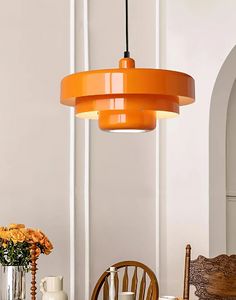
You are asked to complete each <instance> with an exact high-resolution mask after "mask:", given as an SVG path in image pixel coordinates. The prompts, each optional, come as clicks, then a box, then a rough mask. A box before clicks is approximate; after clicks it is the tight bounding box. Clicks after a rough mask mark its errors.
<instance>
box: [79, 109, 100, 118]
mask: <svg viewBox="0 0 236 300" xmlns="http://www.w3.org/2000/svg"><path fill="white" fill-rule="evenodd" d="M98 115H99V112H98V111H87V112H82V113H77V114H76V117H78V118H81V119H91V120H98Z"/></svg>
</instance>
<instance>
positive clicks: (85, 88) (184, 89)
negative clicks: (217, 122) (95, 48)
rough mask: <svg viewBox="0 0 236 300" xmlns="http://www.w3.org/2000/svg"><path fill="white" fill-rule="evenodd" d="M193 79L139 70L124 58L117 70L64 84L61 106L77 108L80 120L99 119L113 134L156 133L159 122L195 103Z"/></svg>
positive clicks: (79, 76)
mask: <svg viewBox="0 0 236 300" xmlns="http://www.w3.org/2000/svg"><path fill="white" fill-rule="evenodd" d="M194 97H195V95H194V80H193V78H192V77H191V76H189V75H187V74H185V73H181V72H175V71H168V70H161V69H141V68H135V61H134V60H133V59H132V58H122V59H121V60H120V63H119V68H117V69H107V70H95V71H87V72H79V73H75V74H71V75H69V76H67V77H65V78H64V79H63V80H62V83H61V103H62V104H65V105H69V106H74V107H75V113H76V116H77V117H80V118H88V119H98V124H99V127H100V128H101V129H102V130H105V131H111V132H142V131H150V130H153V129H155V127H156V120H157V119H161V118H171V117H174V116H176V115H178V114H179V106H181V105H186V104H190V103H192V102H194Z"/></svg>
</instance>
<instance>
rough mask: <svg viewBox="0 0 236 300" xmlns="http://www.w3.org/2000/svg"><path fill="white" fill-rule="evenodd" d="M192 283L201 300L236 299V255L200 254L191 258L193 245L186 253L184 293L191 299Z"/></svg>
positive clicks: (184, 295)
mask: <svg viewBox="0 0 236 300" xmlns="http://www.w3.org/2000/svg"><path fill="white" fill-rule="evenodd" d="M190 285H193V286H195V288H196V291H195V295H196V296H197V297H198V298H199V299H200V300H213V299H214V300H236V255H231V256H228V255H219V256H217V257H215V258H206V257H204V256H201V255H200V256H198V258H197V259H195V260H191V247H190V245H187V247H186V255H185V272H184V294H183V299H184V300H189V288H190Z"/></svg>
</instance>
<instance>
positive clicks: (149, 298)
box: [146, 282, 152, 300]
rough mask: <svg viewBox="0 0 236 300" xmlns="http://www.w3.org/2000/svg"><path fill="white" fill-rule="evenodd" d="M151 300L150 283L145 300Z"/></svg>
mask: <svg viewBox="0 0 236 300" xmlns="http://www.w3.org/2000/svg"><path fill="white" fill-rule="evenodd" d="M151 299H152V283H151V282H150V284H149V287H148V291H147V297H146V300H151Z"/></svg>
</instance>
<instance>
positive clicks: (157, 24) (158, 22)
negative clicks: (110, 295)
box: [156, 0, 161, 279]
mask: <svg viewBox="0 0 236 300" xmlns="http://www.w3.org/2000/svg"><path fill="white" fill-rule="evenodd" d="M156 68H160V0H156ZM158 127H159V126H158ZM159 141H160V139H159V128H157V129H156V275H157V278H158V279H159V277H160V175H161V174H160V144H159Z"/></svg>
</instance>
